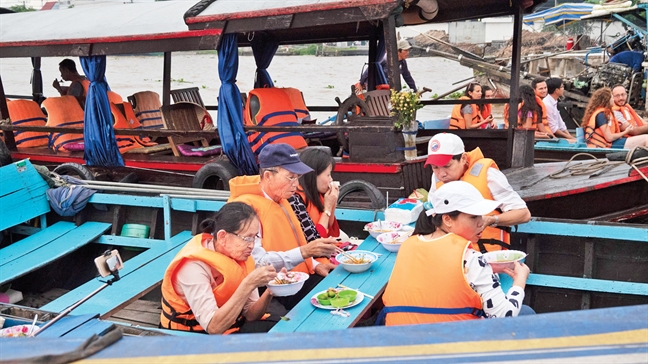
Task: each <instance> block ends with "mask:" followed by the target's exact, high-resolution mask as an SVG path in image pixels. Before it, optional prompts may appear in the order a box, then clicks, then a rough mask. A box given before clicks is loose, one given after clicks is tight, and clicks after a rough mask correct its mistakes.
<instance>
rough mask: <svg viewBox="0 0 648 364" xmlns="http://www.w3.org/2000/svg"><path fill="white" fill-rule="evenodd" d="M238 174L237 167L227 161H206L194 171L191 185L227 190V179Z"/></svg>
mask: <svg viewBox="0 0 648 364" xmlns="http://www.w3.org/2000/svg"><path fill="white" fill-rule="evenodd" d="M238 175H239V171H238V169H237V168H236V167H234V165H232V164H231V163H230V162H228V161H218V162H213V163H208V164H205V165H204V166H202V167H201V168H200V169H199V170H198V172H196V174H195V175H194V178H193V181H192V182H191V187H193V188H205V189H210V190H225V191H229V189H230V188H229V180H230V179H232V178H234V177H236V176H238Z"/></svg>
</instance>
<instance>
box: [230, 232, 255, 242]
mask: <svg viewBox="0 0 648 364" xmlns="http://www.w3.org/2000/svg"><path fill="white" fill-rule="evenodd" d="M228 233H229V231H228ZM230 234H232V235H234V236H236V237H237V238H239V239H241V240H243V241H244V242H246V243H248V244H256V243H258V242H261V236H259V234H256V235H255V236H241V235H239V234H236V233H230Z"/></svg>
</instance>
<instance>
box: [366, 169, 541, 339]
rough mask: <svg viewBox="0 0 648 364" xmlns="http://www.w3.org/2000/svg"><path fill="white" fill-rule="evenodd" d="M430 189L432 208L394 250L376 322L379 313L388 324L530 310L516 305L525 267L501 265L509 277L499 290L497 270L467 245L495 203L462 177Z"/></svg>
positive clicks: (512, 314) (519, 303) (521, 294)
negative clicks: (510, 281)
mask: <svg viewBox="0 0 648 364" xmlns="http://www.w3.org/2000/svg"><path fill="white" fill-rule="evenodd" d="M430 195H431V201H430V202H431V203H432V205H433V206H434V208H433V209H432V210H428V211H424V212H423V213H422V214H421V218H420V219H419V221H417V224H416V229H415V231H414V234H412V236H411V237H409V239H408V240H407V241H405V243H404V244H403V245H402V247H401V248H400V250H399V252H398V255H397V256H396V262H395V263H394V270H393V271H392V274H391V277H390V278H389V283H387V288H385V294H384V295H383V302H384V304H385V308H384V309H383V311H382V312H381V316H380V317H379V323H381V322H382V318H383V317H384V316H383V315H386V322H385V324H386V325H387V326H393V325H411V324H423V323H436V322H446V321H463V320H475V319H480V318H482V317H487V318H494V317H515V316H518V315H520V314H532V313H534V311H533V310H532V309H531V308H530V307H528V306H523V305H522V300H523V299H524V287H525V285H526V280H527V278H528V276H529V267H527V266H526V265H525V264H523V263H522V264H521V263H518V262H515V263H514V264H515V265H514V268H513V269H509V268H507V269H504V271H503V272H504V273H505V274H508V275H510V276H511V277H512V278H513V286H512V287H511V288H510V289H509V290H508V292H506V293H505V292H504V291H503V290H502V288H501V285H500V281H499V276H498V275H496V274H494V273H493V269H492V268H491V266H490V265H489V264H488V263H487V262H486V261H485V259H484V257H483V255H482V254H481V253H480V252H479V251H475V250H474V249H473V248H472V245H471V241H473V242H474V241H477V240H478V239H480V235H481V234H482V231H483V229H484V227H485V226H486V224H487V222H486V221H484V217H486V216H488V214H489V213H490V212H491V211H493V210H494V209H495V208H497V207H498V206H499V205H500V203H499V202H495V201H492V200H487V199H484V198H483V197H482V195H480V193H479V191H477V189H476V188H475V187H473V186H472V185H471V184H469V183H467V182H463V181H455V182H450V183H447V184H445V185H443V186H441V187H440V188H439V189H438V190H436V191H435V192H434V193H433V194H432V193H431V194H430ZM422 220H426V221H425V222H424V223H421V222H422ZM431 277H435V278H436V279H431V280H430V278H431Z"/></svg>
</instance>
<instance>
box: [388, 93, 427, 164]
mask: <svg viewBox="0 0 648 364" xmlns="http://www.w3.org/2000/svg"><path fill="white" fill-rule="evenodd" d="M390 101H391V115H392V116H395V117H396V120H395V121H394V126H395V127H396V128H400V129H402V132H403V139H404V140H405V150H404V151H405V159H406V160H412V159H415V158H416V133H417V131H418V122H417V121H416V110H418V109H420V108H422V107H423V104H421V101H420V100H419V95H418V94H417V93H416V92H414V91H413V90H410V89H403V90H401V91H398V92H397V91H396V90H391V100H390Z"/></svg>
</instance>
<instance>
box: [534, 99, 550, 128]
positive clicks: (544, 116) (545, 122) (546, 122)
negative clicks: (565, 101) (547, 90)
mask: <svg viewBox="0 0 648 364" xmlns="http://www.w3.org/2000/svg"><path fill="white" fill-rule="evenodd" d="M536 102H537V103H538V105H539V106H540V109H541V110H542V125H544V126H549V116H548V115H547V105H545V103H544V102H543V101H542V99H541V98H540V97H538V96H536Z"/></svg>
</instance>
